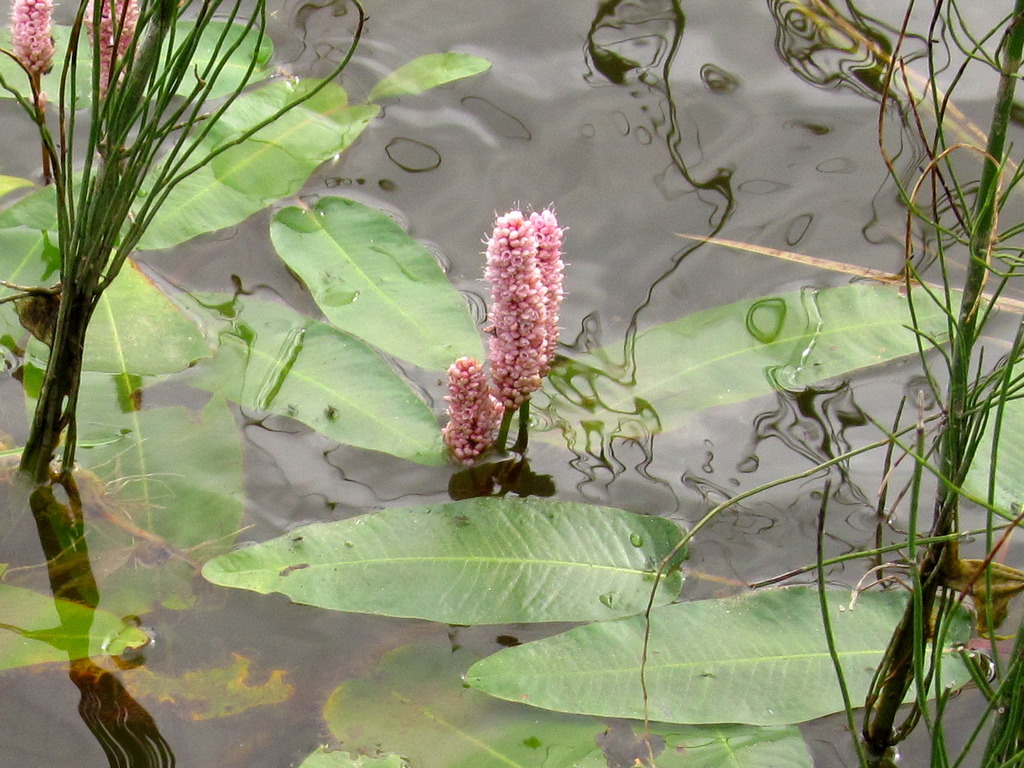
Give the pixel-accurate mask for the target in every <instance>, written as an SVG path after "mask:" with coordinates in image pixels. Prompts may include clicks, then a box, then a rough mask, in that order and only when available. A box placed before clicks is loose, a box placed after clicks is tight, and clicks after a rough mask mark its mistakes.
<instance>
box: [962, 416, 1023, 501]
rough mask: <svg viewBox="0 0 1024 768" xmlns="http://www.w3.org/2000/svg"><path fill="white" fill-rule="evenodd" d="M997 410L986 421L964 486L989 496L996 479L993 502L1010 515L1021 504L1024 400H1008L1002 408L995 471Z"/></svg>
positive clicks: (973, 491) (975, 493)
mask: <svg viewBox="0 0 1024 768" xmlns="http://www.w3.org/2000/svg"><path fill="white" fill-rule="evenodd" d="M995 420H996V411H994V410H993V411H992V412H991V413H990V414H989V422H988V425H987V427H986V429H985V433H984V435H983V437H982V439H981V443H980V444H979V446H978V450H977V453H976V454H975V458H974V463H973V464H971V469H970V472H968V474H967V479H966V480H965V482H964V488H965V490H966V491H967V492H968V493H971V494H973V495H975V496H977V497H979V498H982V499H988V495H989V483H990V480H992V479H994V480H995V494H994V497H993V499H992V501H993V503H994V504H995V506H996V507H997V508H998V509H1000V510H1002V511H1003V512H1004V513H1005V514H1006V515H1007V516H1009V517H1016V516H1017V515H1018V514H1020V512H1021V510H1020V509H1019V505H1021V504H1024V400H1019V399H1017V400H1010V401H1008V402H1007V403H1006V406H1005V409H1004V411H1003V422H1002V425H1001V427H1000V431H999V453H998V456H997V458H996V464H995V472H994V473H993V472H992V471H991V467H992V441H993V439H994V437H995V429H994V427H995Z"/></svg>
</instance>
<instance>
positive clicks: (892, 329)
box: [533, 284, 946, 441]
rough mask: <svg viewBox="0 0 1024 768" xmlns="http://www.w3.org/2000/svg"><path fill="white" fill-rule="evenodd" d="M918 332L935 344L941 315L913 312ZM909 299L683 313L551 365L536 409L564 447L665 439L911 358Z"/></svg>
mask: <svg viewBox="0 0 1024 768" xmlns="http://www.w3.org/2000/svg"><path fill="white" fill-rule="evenodd" d="M917 309H918V315H917V321H918V324H919V326H920V328H921V329H922V331H924V332H926V333H930V334H934V335H935V336H940V337H941V336H942V335H943V334H944V332H945V329H946V323H945V317H944V316H943V315H942V314H941V313H940V311H939V310H938V308H937V307H935V306H934V305H933V304H931V303H930V302H927V303H925V302H922V303H921V305H920V306H918V307H917ZM910 325H911V318H910V314H909V311H908V309H907V300H906V298H905V297H904V296H903V295H901V294H900V292H899V291H897V290H896V289H895V288H892V287H891V286H884V285H867V284H864V285H848V286H840V287H836V288H824V289H821V290H810V289H807V290H803V291H794V292H792V293H786V294H780V295H777V296H768V297H765V298H762V299H757V300H755V301H741V302H737V303H735V304H728V305H725V306H723V307H716V308H715V309H710V310H707V311H704V312H698V313H696V314H693V315H687V316H686V317H683V318H681V319H679V320H675V321H673V322H670V323H666V324H664V325H659V326H656V327H654V328H651V329H650V330H647V331H644V332H643V333H640V334H638V335H637V336H636V339H635V347H634V348H633V349H632V351H631V353H630V358H629V361H628V365H624V364H623V363H622V362H621V361H620V360H617V359H616V356H621V354H622V349H621V346H620V347H619V348H618V349H616V348H613V347H611V346H608V347H604V348H602V349H599V350H597V351H595V352H593V353H591V354H589V355H586V356H584V357H581V358H579V359H576V360H570V361H568V362H567V363H564V364H562V365H560V366H558V367H557V368H556V369H555V370H554V371H552V372H551V374H550V375H549V376H548V377H547V378H546V379H545V383H544V388H543V390H542V392H541V393H539V394H538V395H535V396H534V400H533V402H534V408H535V409H537V410H538V411H546V413H547V417H548V418H549V419H551V420H553V423H557V424H559V425H560V427H562V429H563V431H564V432H565V433H566V434H567V435H568V437H569V439H570V440H572V441H581V440H584V439H585V438H586V435H587V434H588V433H593V432H600V433H602V434H603V435H604V436H605V439H610V438H612V437H616V436H624V437H635V436H636V435H638V434H653V433H657V432H666V431H669V430H672V429H675V428H678V427H679V426H681V425H682V424H684V423H685V422H686V420H687V418H688V417H689V415H690V414H691V413H693V412H694V411H699V410H701V409H704V408H710V407H712V406H717V405H726V404H729V403H736V402H741V401H743V400H749V399H751V398H754V397H758V396H761V395H765V394H769V393H771V392H773V391H775V390H777V389H780V388H781V389H801V388H803V387H807V386H809V385H811V384H814V383H816V382H819V381H822V380H824V379H829V378H833V377H838V376H846V375H848V374H850V373H851V372H852V371H855V370H857V369H860V368H865V367H867V366H871V365H877V364H879V363H882V362H885V361H888V360H893V359H895V358H898V357H903V356H905V355H910V354H914V353H916V352H917V343H916V340H915V339H916V337H915V335H914V333H913V332H911V331H910V330H909V329H908V326H910Z"/></svg>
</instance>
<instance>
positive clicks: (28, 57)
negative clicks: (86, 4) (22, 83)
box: [11, 0, 53, 78]
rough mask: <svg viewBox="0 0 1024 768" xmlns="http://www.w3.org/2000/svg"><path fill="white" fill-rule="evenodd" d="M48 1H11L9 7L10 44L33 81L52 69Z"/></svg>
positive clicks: (51, 15)
mask: <svg viewBox="0 0 1024 768" xmlns="http://www.w3.org/2000/svg"><path fill="white" fill-rule="evenodd" d="M52 18H53V2H52V1H51V0H14V5H13V6H12V8H11V44H12V47H13V48H14V55H15V56H16V57H17V58H18V61H20V62H21V63H22V64H23V65H24V67H25V69H27V70H28V72H29V74H30V75H32V76H33V77H35V78H38V77H41V76H42V75H45V74H46V73H47V72H49V71H50V68H51V67H52V66H53V36H52V34H51V29H50V27H51V24H52Z"/></svg>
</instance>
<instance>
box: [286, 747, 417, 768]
mask: <svg viewBox="0 0 1024 768" xmlns="http://www.w3.org/2000/svg"><path fill="white" fill-rule="evenodd" d="M407 766H408V764H407V763H406V762H405V761H404V760H402V758H401V757H400V756H399V755H384V756H382V757H367V756H365V755H356V756H355V757H353V756H352V755H350V754H349V753H348V752H340V751H336V750H329V749H327V747H320V748H319V749H317V751H316V752H314V753H313V754H311V755H310V756H309V757H307V758H306V759H305V760H303V761H302V764H301V765H300V766H299V768H407Z"/></svg>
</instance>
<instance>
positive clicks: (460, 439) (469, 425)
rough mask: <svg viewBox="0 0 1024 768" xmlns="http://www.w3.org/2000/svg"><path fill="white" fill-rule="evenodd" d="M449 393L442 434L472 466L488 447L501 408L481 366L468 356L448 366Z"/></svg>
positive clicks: (462, 459) (450, 446)
mask: <svg viewBox="0 0 1024 768" xmlns="http://www.w3.org/2000/svg"><path fill="white" fill-rule="evenodd" d="M448 392H449V394H448V396H447V397H445V400H447V401H448V424H447V426H445V427H444V429H442V430H441V434H442V435H443V436H444V442H445V445H447V446H448V448H450V449H451V452H452V456H454V457H455V458H456V459H457V460H458V461H460V462H461V463H463V464H465V465H466V466H472V465H473V463H474V462H475V461H476V460H477V458H479V456H480V454H482V453H484V452H485V451H486V450H487V449H488V448H490V447H491V443H492V442H493V441H494V432H495V430H496V429H497V428H498V426H499V425H500V424H501V417H502V415H503V413H504V408H502V406H501V403H500V402H498V400H497V398H495V397H494V395H492V394H491V386H490V384H489V383H488V381H487V375H486V374H485V373H484V367H483V365H481V364H480V363H478V362H477V361H476V360H474V359H473V358H471V357H460V358H459V359H458V360H456V361H455V362H454V363H452V364H451V366H449V368H448Z"/></svg>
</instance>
